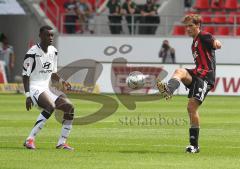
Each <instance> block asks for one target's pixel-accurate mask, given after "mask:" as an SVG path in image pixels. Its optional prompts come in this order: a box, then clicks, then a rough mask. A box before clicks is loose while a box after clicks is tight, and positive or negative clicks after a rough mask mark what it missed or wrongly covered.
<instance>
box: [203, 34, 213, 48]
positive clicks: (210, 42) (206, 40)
mask: <svg viewBox="0 0 240 169" xmlns="http://www.w3.org/2000/svg"><path fill="white" fill-rule="evenodd" d="M214 40H215V38H214V37H213V36H212V35H211V34H209V33H208V34H204V35H203V36H202V41H203V42H204V44H205V45H206V46H207V47H208V48H210V49H215V48H214V47H213V42H214Z"/></svg>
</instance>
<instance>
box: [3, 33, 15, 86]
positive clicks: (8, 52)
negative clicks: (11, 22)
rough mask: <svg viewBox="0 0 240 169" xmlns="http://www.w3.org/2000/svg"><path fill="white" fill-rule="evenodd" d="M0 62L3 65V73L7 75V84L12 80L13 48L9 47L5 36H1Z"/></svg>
mask: <svg viewBox="0 0 240 169" xmlns="http://www.w3.org/2000/svg"><path fill="white" fill-rule="evenodd" d="M0 60H1V61H3V63H4V65H5V72H6V75H7V80H8V82H9V81H11V80H12V77H11V76H12V72H13V68H14V64H15V54H14V51H13V47H12V46H11V45H9V43H8V38H7V37H6V35H4V34H2V35H1V42H0Z"/></svg>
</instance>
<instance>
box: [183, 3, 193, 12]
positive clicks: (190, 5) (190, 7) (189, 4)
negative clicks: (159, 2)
mask: <svg viewBox="0 0 240 169" xmlns="http://www.w3.org/2000/svg"><path fill="white" fill-rule="evenodd" d="M184 7H185V12H189V11H191V9H192V0H184Z"/></svg>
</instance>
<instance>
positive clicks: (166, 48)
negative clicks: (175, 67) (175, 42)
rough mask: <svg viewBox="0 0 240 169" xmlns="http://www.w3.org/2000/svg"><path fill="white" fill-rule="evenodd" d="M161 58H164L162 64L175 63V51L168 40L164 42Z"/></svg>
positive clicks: (160, 53)
mask: <svg viewBox="0 0 240 169" xmlns="http://www.w3.org/2000/svg"><path fill="white" fill-rule="evenodd" d="M159 58H162V63H175V49H174V48H172V47H171V46H170V44H169V41H168V40H164V41H163V43H162V47H161V49H160V51H159Z"/></svg>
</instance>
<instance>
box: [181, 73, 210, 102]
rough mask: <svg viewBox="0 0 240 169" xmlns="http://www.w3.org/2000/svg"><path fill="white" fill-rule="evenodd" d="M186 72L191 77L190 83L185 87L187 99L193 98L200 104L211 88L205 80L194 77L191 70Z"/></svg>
mask: <svg viewBox="0 0 240 169" xmlns="http://www.w3.org/2000/svg"><path fill="white" fill-rule="evenodd" d="M186 70H187V71H188V73H189V74H190V75H191V76H192V83H191V84H190V85H185V86H186V87H187V88H188V89H189V93H188V98H195V99H196V100H198V101H199V102H200V104H202V102H203V101H204V99H205V98H206V96H207V94H208V92H209V91H210V90H211V88H212V87H211V85H209V84H208V82H207V81H206V80H204V79H202V78H200V77H198V76H196V75H194V74H193V72H192V70H191V69H186Z"/></svg>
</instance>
